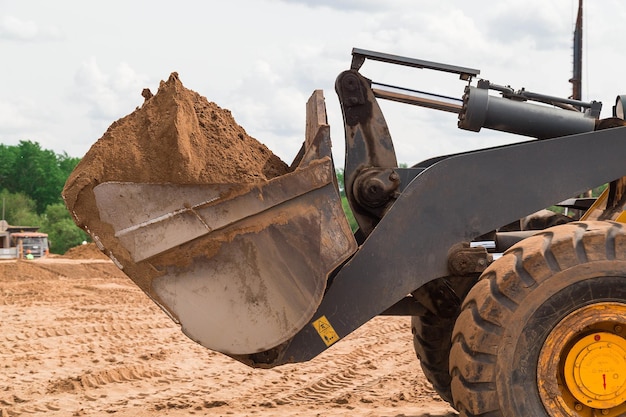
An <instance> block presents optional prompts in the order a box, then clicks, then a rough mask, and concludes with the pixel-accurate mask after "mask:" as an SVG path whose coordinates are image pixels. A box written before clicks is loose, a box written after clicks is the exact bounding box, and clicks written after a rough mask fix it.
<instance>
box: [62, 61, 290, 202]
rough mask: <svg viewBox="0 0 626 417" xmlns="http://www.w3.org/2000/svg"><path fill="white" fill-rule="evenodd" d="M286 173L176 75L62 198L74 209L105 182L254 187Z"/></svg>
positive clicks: (100, 149) (96, 152)
mask: <svg viewBox="0 0 626 417" xmlns="http://www.w3.org/2000/svg"><path fill="white" fill-rule="evenodd" d="M285 172H287V165H286V164H285V163H283V162H282V161H281V160H280V159H279V158H278V157H276V156H275V155H273V154H272V152H271V151H270V150H269V149H267V147H265V145H263V144H261V143H260V142H258V141H257V140H256V139H254V138H252V137H251V136H249V135H248V134H247V133H246V131H245V130H244V129H243V128H242V127H241V126H239V125H238V124H237V123H236V122H235V120H234V118H233V117H232V114H231V112H230V111H229V110H225V109H222V108H220V107H219V106H217V105H216V104H215V103H212V102H208V101H207V99H206V98H205V97H202V96H201V95H199V94H198V93H196V92H194V91H192V90H188V89H187V88H185V87H184V86H183V84H182V83H181V81H180V80H179V79H178V75H177V74H176V73H172V75H170V77H169V79H168V80H167V82H163V81H162V82H161V85H160V87H159V91H158V92H157V94H156V95H154V96H152V97H150V98H148V99H147V100H146V101H145V103H144V104H143V106H142V107H141V108H138V109H137V110H135V111H134V112H133V113H131V114H129V115H128V116H126V117H124V118H122V119H120V120H118V121H116V122H114V123H113V124H112V125H111V126H110V127H109V129H108V130H107V131H106V132H105V134H104V135H103V136H102V137H101V138H100V139H99V140H98V141H97V142H96V143H95V144H94V145H93V146H92V147H91V149H90V150H89V151H88V152H87V154H86V155H85V157H84V158H83V159H82V161H81V162H80V164H79V165H78V166H77V167H76V169H75V170H74V172H73V173H72V175H71V176H70V178H69V179H68V181H67V184H66V187H65V189H64V190H63V194H64V197H65V199H66V201H67V202H68V203H70V204H71V203H72V202H73V201H74V200H75V198H76V197H77V196H76V194H77V193H79V192H81V191H82V189H83V187H85V186H89V185H94V184H98V183H101V182H104V181H133V182H170V183H176V184H207V183H232V182H255V181H258V180H259V179H261V180H265V179H267V178H273V177H276V176H279V175H282V174H284V173H285Z"/></svg>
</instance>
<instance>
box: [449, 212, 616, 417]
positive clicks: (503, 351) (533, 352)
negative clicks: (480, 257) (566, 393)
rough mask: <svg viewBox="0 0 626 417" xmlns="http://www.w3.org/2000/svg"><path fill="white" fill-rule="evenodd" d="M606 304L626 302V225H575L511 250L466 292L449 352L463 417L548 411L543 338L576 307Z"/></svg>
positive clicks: (536, 416)
mask: <svg viewBox="0 0 626 417" xmlns="http://www.w3.org/2000/svg"><path fill="white" fill-rule="evenodd" d="M602 301H617V302H619V303H625V304H626V229H625V228H624V227H623V226H622V225H621V224H619V223H613V222H587V223H585V222H575V223H569V224H567V225H561V226H556V227H553V228H551V229H547V230H546V231H544V232H541V233H540V234H538V235H535V236H533V237H530V238H528V239H525V240H523V241H522V242H520V243H518V244H517V245H515V246H513V247H512V248H511V249H509V250H508V251H507V252H505V254H504V255H503V256H502V257H501V258H500V259H499V260H497V261H496V262H494V263H493V264H492V265H491V266H490V267H489V268H487V270H486V271H485V272H484V273H483V274H482V276H481V280H480V281H479V282H478V283H477V284H476V285H475V286H474V288H472V290H471V291H470V292H469V294H468V296H467V297H466V299H465V301H464V303H463V307H462V311H461V314H460V315H459V318H458V319H457V322H456V324H455V326H454V331H453V335H452V338H453V342H452V348H451V352H450V374H451V376H452V382H451V389H452V397H453V400H454V404H453V405H454V407H455V408H456V409H457V410H458V411H459V412H460V414H461V416H489V417H497V416H506V417H509V416H510V417H519V416H533V417H542V416H550V414H549V413H548V412H547V411H546V410H545V408H544V406H543V404H542V402H541V399H540V397H539V389H538V387H537V361H538V358H539V352H540V351H541V348H542V345H543V342H544V341H545V340H546V337H547V336H548V334H549V333H550V331H551V330H552V329H553V328H554V327H555V326H556V324H557V323H559V321H561V320H562V319H563V318H564V317H566V316H567V315H568V314H570V313H571V312H573V311H575V310H577V309H579V308H581V307H583V306H586V305H592V304H594V303H597V302H602Z"/></svg>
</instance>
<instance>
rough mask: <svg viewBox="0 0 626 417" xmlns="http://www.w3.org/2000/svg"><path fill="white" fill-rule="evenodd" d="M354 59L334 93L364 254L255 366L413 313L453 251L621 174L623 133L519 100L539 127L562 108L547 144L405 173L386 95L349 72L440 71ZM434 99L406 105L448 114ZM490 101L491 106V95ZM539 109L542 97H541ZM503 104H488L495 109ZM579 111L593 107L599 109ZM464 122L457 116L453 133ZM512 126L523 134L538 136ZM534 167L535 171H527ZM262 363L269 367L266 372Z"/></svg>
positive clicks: (463, 72) (452, 159)
mask: <svg viewBox="0 0 626 417" xmlns="http://www.w3.org/2000/svg"><path fill="white" fill-rule="evenodd" d="M353 53H354V55H355V59H354V61H353V65H352V67H353V68H352V69H351V70H349V71H346V72H344V73H342V74H340V75H339V77H338V79H337V83H336V90H337V94H338V96H339V100H340V104H341V107H342V111H343V114H344V127H345V138H346V165H345V167H346V168H345V169H346V171H345V182H346V183H345V189H346V194H347V196H348V200H349V202H350V204H351V207H352V210H353V212H354V213H355V217H356V218H357V221H358V224H359V228H360V229H359V232H358V233H357V237H358V240H359V243H360V247H359V249H358V251H357V252H356V253H355V254H354V255H353V256H352V257H351V258H350V260H349V261H347V262H346V263H345V264H343V265H341V266H340V267H339V268H337V270H335V272H334V273H333V274H332V279H331V281H330V284H329V288H328V289H327V291H326V293H325V295H324V298H323V300H322V303H321V305H320V306H319V308H318V309H317V311H316V313H315V314H314V315H313V319H312V321H311V325H309V326H306V327H304V328H303V329H302V330H301V331H300V332H299V333H298V334H297V335H296V336H295V337H294V338H293V339H292V340H290V341H289V342H288V343H287V344H286V346H284V347H281V351H274V352H271V354H264V355H253V356H251V357H250V358H249V359H252V362H253V365H254V366H274V365H279V364H282V363H288V362H299V361H305V360H309V359H311V358H313V357H315V356H316V355H318V354H319V353H321V352H322V351H323V350H325V349H326V348H328V346H329V345H331V344H333V343H335V342H336V341H337V340H339V339H341V338H343V337H345V336H346V335H348V334H350V333H351V332H352V331H354V330H355V329H356V328H358V327H359V326H361V325H362V324H364V323H365V322H367V321H368V320H370V319H371V318H373V317H374V316H376V315H379V314H384V313H385V312H386V311H390V309H391V310H394V309H395V310H396V311H398V310H403V309H404V313H406V314H411V313H410V310H409V309H410V308H413V307H414V306H413V305H412V303H411V300H410V298H411V297H410V296H409V297H407V294H411V293H412V292H414V291H415V290H416V289H418V288H420V287H422V286H423V285H425V284H426V283H428V282H430V281H433V280H435V279H438V278H441V277H446V276H449V275H451V273H452V272H451V269H450V256H449V255H450V254H451V251H454V249H455V248H458V247H460V246H463V245H467V243H468V242H471V241H472V240H473V239H475V238H477V237H479V236H481V235H483V234H485V233H487V232H489V231H492V230H495V229H497V228H499V227H501V226H503V225H506V224H508V223H510V222H512V221H514V220H517V219H520V218H522V217H524V216H526V215H528V214H530V213H534V212H536V211H538V210H541V209H543V208H545V207H549V206H551V205H554V204H557V203H558V202H560V201H563V200H565V199H567V198H570V197H571V196H573V195H578V194H580V193H582V192H583V191H585V190H588V189H590V188H593V187H596V186H597V185H600V184H604V183H607V182H610V181H613V180H615V179H617V178H620V177H621V176H623V175H624V174H626V170H625V169H624V168H623V163H622V162H623V160H624V158H626V147H625V146H624V141H625V140H626V139H625V138H626V136H625V135H626V129H625V128H618V129H610V130H605V131H597V132H596V131H594V127H595V123H596V120H595V117H594V116H595V114H594V115H591V114H589V113H590V112H587V114H585V113H578V112H574V111H571V110H566V109H562V108H560V109H558V110H553V109H552V108H544V107H543V106H538V105H536V104H532V103H526V102H525V100H518V101H516V102H515V103H513V104H512V106H513V111H514V112H519V111H521V112H525V114H535V115H536V114H537V113H538V116H537V117H539V118H545V119H546V120H547V119H548V118H549V117H550V115H553V114H555V113H554V111H558V112H559V113H556V114H557V115H558V116H559V120H557V121H556V122H555V123H553V126H552V130H551V132H552V133H551V134H550V135H549V137H548V138H545V139H544V140H530V141H525V142H520V143H515V144H512V145H505V146H498V147H493V148H489V149H482V150H477V151H470V152H464V153H460V154H455V155H448V156H442V157H438V158H432V159H430V160H427V161H423V162H421V163H418V164H416V165H415V166H413V167H412V168H407V169H401V168H398V167H397V163H396V157H395V153H394V150H393V143H392V140H391V138H390V135H389V130H388V128H387V125H386V122H385V120H384V116H383V114H382V111H381V110H380V107H379V106H378V103H377V101H376V97H377V96H378V97H381V98H387V97H382V96H384V95H385V94H384V93H383V94H381V93H377V92H375V91H374V89H373V86H374V85H377V84H376V83H374V82H372V81H371V80H369V79H367V78H365V77H363V76H362V75H361V74H360V73H359V72H358V70H357V69H355V67H356V68H360V64H361V63H362V60H363V59H364V56H365V58H370V57H372V56H373V57H374V58H373V59H378V60H385V61H387V62H392V63H396V64H397V63H400V64H402V65H411V64H412V63H416V65H414V66H415V67H417V68H426V67H427V68H430V69H436V70H441V68H443V67H444V66H443V64H442V65H439V64H436V63H430V64H429V65H428V66H425V65H421V64H417V63H418V62H421V63H423V61H413V60H411V59H408V58H407V59H406V61H404V60H402V59H401V57H400V59H398V57H395V56H391V58H389V56H387V55H386V54H376V53H373V54H370V53H369V51H363V50H355V51H353ZM388 58H389V59H388ZM355 62H356V63H355ZM446 68H448V69H452V70H451V71H447V72H453V73H457V74H459V75H460V78H461V79H462V80H471V76H473V75H477V74H478V71H477V70H473V71H470V70H467V69H463V68H462V67H453V66H448V67H446ZM470 88H471V89H475V88H474V87H469V86H468V87H467V88H466V95H465V96H464V98H463V100H461V102H463V106H462V109H461V110H460V111H459V112H458V113H459V114H460V115H462V114H464V113H463V112H467V111H468V102H469V100H468V97H467V96H468V94H471V93H472V90H470ZM482 88H485V87H484V84H483V87H482ZM468 91H469V93H468ZM474 92H475V91H474ZM481 93H482V92H481ZM433 97H435V98H436V97H437V95H429V100H428V101H427V103H426V105H424V104H423V103H422V102H423V100H422V99H421V98H418V99H417V100H414V101H413V102H411V104H416V105H420V106H424V107H431V108H437V107H446V106H447V108H446V109H440V110H444V111H452V107H451V106H449V104H447V103H450V101H451V100H449V99H448V98H444V99H443V100H441V101H442V105H441V106H440V105H439V104H436V105H433V104H432V102H431V100H432V98H433ZM440 97H441V96H440ZM489 99H490V100H494V99H495V100H496V101H497V100H498V98H497V97H493V98H492V97H491V96H490V98H489ZM502 100H511V99H507V98H504V99H502ZM539 101H544V99H543V97H542V99H541V100H539ZM405 102H406V101H405ZM498 104H499V103H496V104H495V105H494V107H495V108H496V109H497V108H498V107H497V105H498ZM510 104H511V103H508V102H506V103H504V105H510ZM566 104H571V103H566ZM578 104H582V106H581V107H583V108H587V109H591V108H592V107H593V108H594V110H595V111H597V109H598V103H595V102H593V103H578ZM470 110H473V109H470ZM481 111H485V112H486V111H487V110H484V109H483V110H481ZM454 112H456V111H454ZM485 116H486V117H485V119H487V120H489V117H497V118H500V119H502V120H504V118H505V117H507V116H508V117H510V118H511V120H510V121H508V123H509V124H510V125H512V126H514V128H515V129H517V125H518V123H517V120H516V119H515V116H514V115H512V114H511V113H509V114H505V113H502V114H496V116H493V115H491V114H486V115H485ZM494 120H495V119H494ZM502 120H499V121H498V126H495V127H494V126H485V127H488V128H497V129H498V130H503V131H507V130H508V129H509V126H508V125H506V124H504V125H503V121H502ZM505 121H506V120H505ZM572 121H575V122H576V123H578V124H577V127H576V129H578V131H577V132H576V131H575V132H572V131H571V130H570V126H571V124H572ZM494 123H495V122H494ZM462 124H463V120H460V122H459V125H460V127H463V126H461V125H462ZM554 125H555V126H556V127H554ZM511 130H513V132H514V133H518V134H523V135H526V136H533V133H534V132H533V131H522V132H519V131H515V130H514V129H513V128H511ZM529 161H532V170H529V169H528V167H529V163H530V162H529ZM589 161H603V163H602V164H599V166H594V169H581V167H588V166H589ZM572 172H576V175H571V173H572ZM494 173H497V175H494ZM537 184H541V185H542V186H541V187H537ZM468 202H472V204H471V205H468ZM485 266H486V265H485ZM476 272H480V271H476ZM320 323H323V324H324V327H326V326H330V327H331V328H332V330H333V331H334V333H333V334H334V337H333V338H332V340H331V343H328V340H325V339H324V334H323V333H320V329H319V324H320ZM240 359H241V358H240ZM263 359H269V360H268V361H267V362H266V363H265V364H262V363H260V361H263ZM257 361H259V362H257Z"/></svg>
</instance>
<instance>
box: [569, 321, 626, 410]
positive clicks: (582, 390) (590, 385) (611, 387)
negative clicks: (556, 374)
mask: <svg viewBox="0 0 626 417" xmlns="http://www.w3.org/2000/svg"><path fill="white" fill-rule="evenodd" d="M564 377H565V383H566V385H567V388H568V389H569V391H570V392H571V393H572V395H573V396H574V398H576V399H577V400H578V401H579V402H580V403H581V404H585V405H587V406H589V407H592V408H599V409H606V408H612V407H616V406H618V405H620V404H622V403H623V402H624V401H626V339H624V338H622V337H619V336H616V335H614V334H611V333H606V332H598V333H593V334H590V335H588V336H585V337H583V338H582V339H580V340H579V341H577V342H576V343H575V344H574V346H573V347H572V348H571V349H570V351H569V352H568V354H567V357H566V359H565V367H564Z"/></svg>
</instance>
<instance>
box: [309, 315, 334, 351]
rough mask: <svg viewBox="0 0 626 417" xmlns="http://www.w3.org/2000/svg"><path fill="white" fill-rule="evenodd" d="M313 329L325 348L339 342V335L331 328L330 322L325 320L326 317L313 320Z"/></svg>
mask: <svg viewBox="0 0 626 417" xmlns="http://www.w3.org/2000/svg"><path fill="white" fill-rule="evenodd" d="M312 324H313V327H314V328H315V331H316V332H317V333H318V334H319V335H320V337H321V338H322V340H323V341H324V343H326V346H330V345H332V344H333V343H335V342H336V341H337V340H339V335H338V334H337V332H335V329H333V326H331V325H330V322H329V321H328V319H327V318H326V316H322V317H320V318H319V319H317V320H315V321H314V322H313V323H312Z"/></svg>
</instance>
